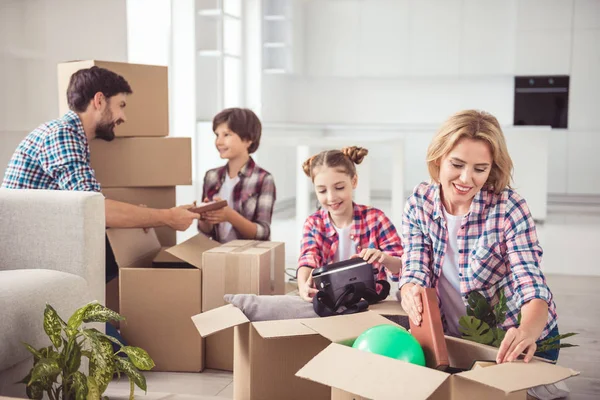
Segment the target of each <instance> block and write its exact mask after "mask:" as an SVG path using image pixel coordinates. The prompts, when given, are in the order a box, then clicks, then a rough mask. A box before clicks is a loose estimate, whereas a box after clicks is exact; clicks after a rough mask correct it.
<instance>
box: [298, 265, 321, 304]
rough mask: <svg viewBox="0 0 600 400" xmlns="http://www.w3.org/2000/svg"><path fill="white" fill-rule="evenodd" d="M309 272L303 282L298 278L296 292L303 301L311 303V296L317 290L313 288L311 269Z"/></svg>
mask: <svg viewBox="0 0 600 400" xmlns="http://www.w3.org/2000/svg"><path fill="white" fill-rule="evenodd" d="M310 272H311V273H310V274H309V275H308V278H307V279H306V280H305V281H304V282H301V281H300V279H299V280H298V293H299V294H300V297H302V299H303V300H304V301H308V302H309V303H312V301H313V297H315V294H317V293H318V292H319V291H318V290H317V289H316V288H315V284H314V282H313V279H312V269H311V271H310Z"/></svg>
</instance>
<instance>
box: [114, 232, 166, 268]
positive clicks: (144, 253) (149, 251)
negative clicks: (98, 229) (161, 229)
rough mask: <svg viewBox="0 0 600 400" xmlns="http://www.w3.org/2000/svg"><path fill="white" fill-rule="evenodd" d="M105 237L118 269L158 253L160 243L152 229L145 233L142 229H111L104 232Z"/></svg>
mask: <svg viewBox="0 0 600 400" xmlns="http://www.w3.org/2000/svg"><path fill="white" fill-rule="evenodd" d="M106 236H107V237H108V240H109V242H110V246H111V247H112V250H113V253H114V255H115V260H116V262H117V265H118V266H119V268H123V267H129V266H132V265H134V264H136V262H137V261H139V260H142V259H146V258H148V257H151V256H154V255H155V254H156V253H157V252H158V251H160V242H159V241H158V237H157V236H156V232H155V231H154V229H149V230H148V231H147V232H145V231H144V230H143V229H115V228H111V229H107V230H106ZM147 266H149V265H147Z"/></svg>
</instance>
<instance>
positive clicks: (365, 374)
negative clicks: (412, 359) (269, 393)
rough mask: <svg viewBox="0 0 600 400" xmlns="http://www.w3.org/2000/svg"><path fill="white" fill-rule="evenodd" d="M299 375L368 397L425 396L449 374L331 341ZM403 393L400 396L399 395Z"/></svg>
mask: <svg viewBox="0 0 600 400" xmlns="http://www.w3.org/2000/svg"><path fill="white" fill-rule="evenodd" d="M296 376H298V377H300V378H304V379H308V380H311V381H314V382H317V383H321V384H323V385H327V386H331V387H334V388H337V389H341V390H345V391H346V392H349V393H352V394H355V395H358V396H362V397H366V398H369V399H378V400H379V399H398V398H399V397H402V398H403V399H426V398H428V397H429V396H431V394H433V392H434V391H435V390H436V389H437V388H438V387H439V386H440V385H441V384H442V383H443V382H444V381H445V380H446V379H448V377H449V375H448V374H446V373H444V372H440V371H436V370H434V369H429V368H424V367H420V366H417V365H413V364H410V363H407V362H403V361H399V360H394V359H392V358H389V357H384V356H380V355H378V354H372V353H368V352H365V351H360V350H357V349H353V348H351V347H347V346H343V345H340V344H336V343H332V344H330V345H329V346H328V347H327V348H325V350H323V351H322V352H320V353H319V354H317V355H316V356H315V357H314V358H313V359H312V360H310V361H309V362H308V363H307V364H306V365H305V366H304V367H302V369H300V371H298V372H297V373H296ZM400 393H401V396H400Z"/></svg>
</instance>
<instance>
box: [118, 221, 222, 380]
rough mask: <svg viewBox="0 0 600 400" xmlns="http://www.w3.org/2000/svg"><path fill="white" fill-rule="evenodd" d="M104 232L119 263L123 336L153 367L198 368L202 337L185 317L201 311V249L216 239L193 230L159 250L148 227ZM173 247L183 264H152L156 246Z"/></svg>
mask: <svg viewBox="0 0 600 400" xmlns="http://www.w3.org/2000/svg"><path fill="white" fill-rule="evenodd" d="M107 235H108V238H109V240H110V243H111V246H112V248H113V252H114V254H115V258H116V260H117V264H118V265H119V274H120V312H121V314H122V315H123V316H124V317H125V318H126V320H125V321H122V322H121V334H122V335H123V338H124V339H125V340H126V341H127V343H128V344H129V345H132V346H138V347H141V348H143V349H144V350H146V351H147V352H148V354H150V356H151V357H152V358H153V360H154V362H155V364H156V367H155V368H154V369H153V370H154V371H181V372H200V371H202V370H203V369H204V349H203V347H204V346H203V341H202V340H201V338H200V337H199V336H198V334H197V332H196V329H195V328H194V325H193V324H192V323H191V321H190V317H191V316H193V315H195V314H197V313H199V312H201V310H202V271H201V266H202V254H203V252H204V251H206V250H208V249H210V248H212V247H215V246H218V245H219V244H218V243H216V242H213V241H211V240H209V239H207V238H206V237H204V236H202V235H197V236H194V237H193V238H191V239H189V240H187V241H186V242H184V243H181V244H180V245H178V246H175V247H173V248H170V249H164V248H161V246H160V243H159V242H158V239H157V237H156V233H155V232H154V230H152V229H151V230H149V231H148V232H147V233H146V232H144V231H143V230H142V229H108V230H107ZM172 250H176V252H177V256H176V257H177V259H179V260H182V261H184V262H186V263H188V264H189V265H188V267H187V268H157V267H156V266H155V265H154V266H153V260H154V259H155V258H156V257H157V255H159V254H160V253H161V251H167V252H171V251H172ZM169 259H171V260H172V259H173V258H172V257H169Z"/></svg>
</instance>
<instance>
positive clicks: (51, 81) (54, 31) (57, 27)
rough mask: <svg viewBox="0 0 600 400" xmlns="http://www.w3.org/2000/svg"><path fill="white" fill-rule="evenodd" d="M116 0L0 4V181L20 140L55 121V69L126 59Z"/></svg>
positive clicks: (16, 0) (38, 0) (118, 0)
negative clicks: (65, 64)
mask: <svg viewBox="0 0 600 400" xmlns="http://www.w3.org/2000/svg"><path fill="white" fill-rule="evenodd" d="M125 15H126V13H125V2H123V1H122V0H104V1H102V2H98V1H95V0H28V1H20V0H3V1H1V2H0V178H2V177H4V169H5V167H6V165H7V163H8V161H9V159H10V157H11V156H12V153H13V151H14V149H15V147H16V146H17V145H18V143H19V142H20V140H21V139H22V138H23V137H24V136H25V135H27V133H29V131H31V130H32V129H34V128H35V127H36V126H38V125H39V124H41V123H43V122H45V121H47V120H50V119H53V118H56V117H58V84H57V70H56V65H57V64H58V63H59V62H62V61H69V60H76V59H100V60H107V61H126V60H127V28H126V26H127V24H126V16H125Z"/></svg>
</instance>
